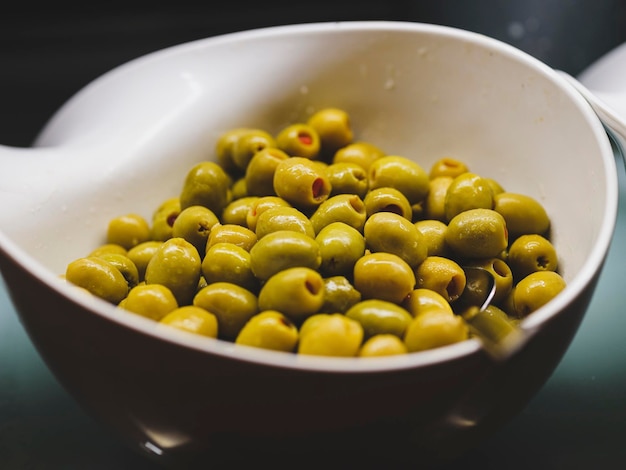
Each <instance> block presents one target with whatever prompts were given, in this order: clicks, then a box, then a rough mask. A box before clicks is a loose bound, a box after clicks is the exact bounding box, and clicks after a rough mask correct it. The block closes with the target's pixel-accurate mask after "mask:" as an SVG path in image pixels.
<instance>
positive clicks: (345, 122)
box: [307, 108, 354, 155]
mask: <svg viewBox="0 0 626 470" xmlns="http://www.w3.org/2000/svg"><path fill="white" fill-rule="evenodd" d="M307 124H308V125H309V126H311V127H312V128H313V129H315V132H317V135H318V136H319V140H320V142H321V148H322V151H323V152H324V153H325V154H331V155H332V154H334V152H336V151H337V150H338V149H340V148H342V147H345V146H346V145H348V144H350V143H352V139H353V137H354V135H353V132H352V126H351V124H350V116H349V115H348V113H347V112H346V111H344V110H343V109H339V108H323V109H320V110H319V111H316V112H315V113H313V114H312V115H311V117H309V119H308V120H307Z"/></svg>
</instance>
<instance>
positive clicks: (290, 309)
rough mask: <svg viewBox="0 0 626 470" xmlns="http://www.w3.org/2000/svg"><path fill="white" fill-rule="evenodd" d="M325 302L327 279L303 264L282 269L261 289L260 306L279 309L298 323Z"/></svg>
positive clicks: (261, 307)
mask: <svg viewBox="0 0 626 470" xmlns="http://www.w3.org/2000/svg"><path fill="white" fill-rule="evenodd" d="M323 303H324V279H323V278H322V276H321V275H320V273H319V272H317V271H315V270H313V269H310V268H304V267H295V268H288V269H285V270H282V271H280V272H278V273H276V274H274V275H273V276H272V277H270V278H269V279H268V280H267V281H266V282H265V284H263V287H261V291H260V292H259V309H260V310H261V311H263V310H277V311H279V312H281V313H283V314H284V315H286V316H287V317H289V318H290V319H291V320H292V321H293V322H295V323H301V322H302V321H304V320H305V319H306V318H307V317H309V316H311V315H313V314H314V313H317V312H318V311H319V309H320V308H321V307H322V304H323Z"/></svg>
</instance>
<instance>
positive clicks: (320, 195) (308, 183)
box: [273, 157, 332, 208]
mask: <svg viewBox="0 0 626 470" xmlns="http://www.w3.org/2000/svg"><path fill="white" fill-rule="evenodd" d="M273 184H274V192H275V193H276V195H277V196H279V197H281V198H283V199H285V200H286V201H287V202H289V203H290V204H291V205H293V206H295V207H299V208H312V207H317V206H319V205H320V204H321V203H322V202H324V201H325V200H326V199H328V196H329V195H330V191H331V189H332V188H331V185H330V180H329V179H328V174H327V173H326V171H325V169H323V168H322V167H321V166H320V165H318V164H316V163H315V162H312V161H311V160H309V159H308V158H304V157H291V158H288V159H287V160H283V161H281V162H279V163H278V165H277V166H276V171H275V172H274V183H273Z"/></svg>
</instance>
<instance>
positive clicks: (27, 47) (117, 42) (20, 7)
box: [0, 0, 626, 470]
mask: <svg viewBox="0 0 626 470" xmlns="http://www.w3.org/2000/svg"><path fill="white" fill-rule="evenodd" d="M7 10H8V11H7ZM338 20H403V21H419V22H429V23H437V24H444V25H449V26H455V27H460V28H464V29H468V30H472V31H476V32H480V33H484V34H486V35H489V36H492V37H495V38H498V39H501V40H503V41H505V42H508V43H510V44H512V45H514V46H516V47H519V48H520V49H522V50H524V51H526V52H528V53H530V54H531V55H534V56H535V57H537V58H539V59H541V60H542V61H544V62H546V63H548V64H549V65H551V66H553V67H555V68H559V69H563V70H565V71H568V72H570V73H571V74H574V75H576V74H578V73H579V72H581V71H582V70H584V69H585V68H586V67H588V66H589V65H590V64H592V63H593V62H594V61H595V60H596V59H598V58H599V57H601V56H602V55H603V54H605V53H606V52H608V51H609V50H611V49H613V48H614V47H616V46H617V45H619V44H621V43H622V42H624V41H626V0H619V1H611V0H579V1H577V0H519V1H515V0H483V1H469V0H428V1H415V0H414V1H409V0H378V1H369V0H368V1H358V0H356V1H354V0H352V1H350V2H340V1H331V0H317V1H315V2H306V1H295V0H290V1H282V0H281V1H265V2H255V3H246V2H244V3H242V2H241V1H239V2H238V1H236V0H230V1H229V0H225V1H224V3H215V2H206V1H205V2H202V1H200V2H188V1H184V0H179V1H175V0H173V1H171V2H168V3H164V2H159V1H158V0H155V1H153V2H150V3H142V4H141V5H136V4H133V3H130V2H126V3H121V2H116V1H110V2H97V1H96V2H93V1H92V2H82V3H76V4H75V5H73V7H72V8H71V9H70V8H64V7H63V6H61V5H59V3H58V2H50V5H43V6H42V5H38V4H34V3H31V2H28V1H23V2H21V3H19V4H16V5H14V6H13V7H12V8H8V7H7V6H6V4H5V5H4V6H2V7H0V144H3V145H11V146H29V145H30V144H31V143H32V141H33V139H34V138H35V137H36V135H37V133H38V132H39V130H40V129H41V128H42V127H43V126H44V125H45V123H46V121H47V120H48V119H49V118H50V117H51V116H52V114H53V113H54V112H55V110H56V109H57V108H59V106H61V105H62V104H63V103H64V102H65V101H66V100H67V99H68V98H70V97H71V96H72V95H73V94H74V93H76V92H77V91H78V90H79V89H80V88H82V87H83V86H85V85H86V84H88V83H89V82H90V81H91V80H93V79H95V78H97V77H98V76H99V75H101V74H103V73H105V72H107V71H109V70H110V69H112V68H114V67H116V66H118V65H121V64H123V63H124V62H127V61H129V60H132V59H134V58H136V57H139V56H141V55H143V54H146V53H149V52H153V51H156V50H159V49H162V48H164V47H168V46H171V45H176V44H179V43H182V42H187V41H191V40H195V39H201V38H205V37H208V36H213V35H216V34H222V33H228V32H232V31H239V30H245V29H250V28H258V27H264V26H274V25H281V24H290V23H303V22H319V21H338ZM625 78H626V77H625ZM618 163H619V164H620V166H619V169H620V175H621V176H620V177H621V181H620V183H621V187H622V194H625V187H626V186H625V185H626V182H625V178H624V171H623V166H622V165H621V162H618ZM0 171H2V168H0ZM555 184H556V183H555ZM624 197H625V196H622V197H621V199H620V207H621V212H620V217H619V218H618V226H617V231H616V240H618V241H620V240H623V239H624V237H625V236H626V210H625V209H624V206H625V204H624V202H625V201H624ZM621 245H623V244H622V243H619V242H616V243H614V246H613V247H612V249H611V252H610V253H609V259H608V262H607V266H606V268H605V271H604V273H603V276H602V278H601V281H600V285H599V287H598V290H597V292H596V296H595V297H594V301H593V302H592V305H591V306H590V309H589V312H588V314H587V317H586V318H585V321H584V322H583V325H582V326H581V329H580V331H579V334H578V335H577V336H576V338H575V340H574V342H573V344H572V346H571V347H570V349H569V350H568V352H567V354H566V356H565V358H564V360H563V361H562V363H561V364H560V365H559V367H558V369H557V370H556V371H555V374H554V375H553V377H552V378H551V379H550V380H549V381H548V383H547V384H546V385H545V387H544V388H543V389H542V390H541V391H540V393H539V394H538V395H537V397H536V398H534V399H533V400H532V402H531V403H530V404H529V406H528V407H527V408H526V409H525V410H524V411H523V412H522V413H521V414H520V415H519V416H518V417H516V418H515V419H514V420H513V421H512V422H511V423H509V424H508V425H507V426H505V427H504V428H503V429H502V430H501V431H500V432H498V433H497V434H496V435H495V436H493V437H492V438H490V439H488V440H487V441H486V442H484V443H483V444H482V445H481V446H480V447H478V448H477V449H475V450H472V451H471V452H470V453H469V454H467V455H465V456H463V457H462V458H461V459H459V460H458V461H456V462H453V463H452V464H451V465H449V466H446V468H445V470H456V469H463V470H468V469H481V470H495V469H498V470H499V469H505V470H508V469H514V470H517V469H520V470H521V469H527V468H533V469H539V470H544V469H546V470H547V469H561V468H563V469H589V468H593V469H598V470H600V469H602V470H604V469H621V468H626V467H625V466H624V463H625V462H626V450H625V448H624V444H623V438H624V436H626V431H625V425H626V406H625V404H626V398H625V396H626V343H625V342H624V340H623V336H624V331H626V315H624V312H623V303H624V302H623V299H622V294H621V292H623V285H622V284H623V279H625V278H626V267H625V266H624V263H623V260H624V259H625V258H626V247H622V246H621ZM360 465H362V463H361V464H360ZM294 467H296V468H297V465H295V464H294ZM0 468H2V469H7V470H23V469H28V470H31V469H44V470H48V469H53V470H56V469H63V470H66V469H87V470H90V469H103V470H108V469H133V470H135V469H137V470H147V469H151V468H153V466H152V465H151V464H150V463H149V462H147V461H145V460H144V459H142V458H141V457H140V456H139V455H138V454H136V453H134V452H133V451H131V450H129V449H127V448H125V447H123V446H122V445H121V444H120V442H118V441H117V440H116V438H115V437H114V436H112V435H110V434H109V433H108V432H107V431H106V430H104V429H102V428H101V427H100V426H99V425H97V424H96V423H95V422H94V421H92V420H91V418H90V417H89V416H87V415H86V414H85V413H84V412H83V411H82V410H81V409H80V408H79V407H78V406H77V405H76V403H75V402H74V401H73V400H72V399H71V398H70V397H69V396H68V395H67V394H66V393H65V391H64V390H63V389H62V388H61V387H60V386H59V384H58V383H57V382H56V380H55V379H54V377H53V376H52V375H51V374H50V372H49V371H48V369H47V368H46V366H45V364H44V363H43V362H42V361H41V358H40V357H39V356H38V354H37V352H36V351H35V350H34V349H33V347H32V345H31V344H30V342H29V340H28V338H27V336H26V334H25V332H24V330H23V328H22V327H21V325H20V324H19V321H18V319H17V315H16V313H15V311H14V310H13V308H12V307H11V306H10V303H9V301H8V298H7V295H6V291H5V289H4V287H3V286H2V283H1V282H0ZM207 468H210V462H207ZM415 468H419V455H416V466H415Z"/></svg>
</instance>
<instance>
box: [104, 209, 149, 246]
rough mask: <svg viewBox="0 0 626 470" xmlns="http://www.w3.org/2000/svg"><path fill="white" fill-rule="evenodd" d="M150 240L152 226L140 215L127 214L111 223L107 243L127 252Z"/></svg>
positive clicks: (112, 220)
mask: <svg viewBox="0 0 626 470" xmlns="http://www.w3.org/2000/svg"><path fill="white" fill-rule="evenodd" d="M149 239H150V224H148V221H147V220H146V219H144V218H143V217H142V216H141V215H139V214H126V215H122V216H119V217H115V218H113V219H111V220H110V221H109V225H108V227H107V243H109V244H115V245H121V246H123V247H124V248H126V249H127V250H129V249H131V248H132V247H133V246H135V245H138V244H139V243H142V242H145V241H148V240H149Z"/></svg>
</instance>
